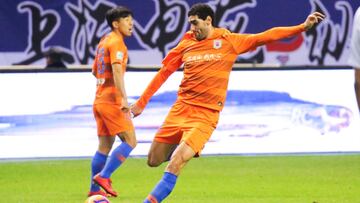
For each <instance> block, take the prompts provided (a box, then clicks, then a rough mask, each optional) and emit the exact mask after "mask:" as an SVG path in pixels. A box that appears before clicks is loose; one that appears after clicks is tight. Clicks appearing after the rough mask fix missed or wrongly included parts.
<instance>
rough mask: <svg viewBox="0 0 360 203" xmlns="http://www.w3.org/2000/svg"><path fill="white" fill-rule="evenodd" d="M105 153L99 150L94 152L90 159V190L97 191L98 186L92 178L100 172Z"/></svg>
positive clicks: (105, 156)
mask: <svg viewBox="0 0 360 203" xmlns="http://www.w3.org/2000/svg"><path fill="white" fill-rule="evenodd" d="M106 159H107V155H106V154H101V153H100V152H98V151H97V152H96V153H95V155H94V157H93V159H92V161H91V185H90V191H93V192H95V191H99V190H100V187H99V186H98V185H97V184H94V183H93V181H92V178H93V177H94V176H95V175H96V174H98V173H100V171H101V170H102V169H103V168H104V165H105V163H106Z"/></svg>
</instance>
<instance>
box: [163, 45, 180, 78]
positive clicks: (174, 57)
mask: <svg viewBox="0 0 360 203" xmlns="http://www.w3.org/2000/svg"><path fill="white" fill-rule="evenodd" d="M183 49H184V40H182V41H180V42H179V44H178V45H177V46H176V47H174V48H173V49H171V50H170V51H169V53H168V54H167V55H166V56H165V58H164V60H163V61H162V64H163V66H164V67H165V68H166V69H168V70H169V71H172V72H175V71H176V70H177V69H179V67H180V66H181V65H182V63H183V61H182V57H183Z"/></svg>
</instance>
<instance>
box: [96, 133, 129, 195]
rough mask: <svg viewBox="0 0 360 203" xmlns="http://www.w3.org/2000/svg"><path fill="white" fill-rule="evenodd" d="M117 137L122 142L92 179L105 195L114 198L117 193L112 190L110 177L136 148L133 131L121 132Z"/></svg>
mask: <svg viewBox="0 0 360 203" xmlns="http://www.w3.org/2000/svg"><path fill="white" fill-rule="evenodd" d="M118 136H119V138H120V139H121V140H122V141H123V142H122V143H121V144H120V145H119V146H117V147H116V148H115V149H114V150H113V152H112V153H111V155H110V159H109V160H108V161H107V162H106V164H105V166H104V168H103V169H102V170H101V172H100V173H98V174H97V175H95V177H94V181H95V182H96V183H97V184H99V185H100V186H101V187H102V188H103V189H104V190H105V191H106V192H107V193H109V194H111V195H112V196H115V197H116V196H117V192H116V191H115V190H113V189H112V186H111V180H110V176H111V175H112V173H113V172H114V171H115V170H116V169H117V168H119V167H120V165H121V164H122V163H123V162H124V161H125V160H126V158H127V157H128V156H129V154H130V152H131V151H132V150H133V149H134V148H135V146H136V136H135V131H127V132H122V133H120V134H119V135H118Z"/></svg>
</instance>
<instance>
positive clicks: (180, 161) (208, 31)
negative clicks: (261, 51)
mask: <svg viewBox="0 0 360 203" xmlns="http://www.w3.org/2000/svg"><path fill="white" fill-rule="evenodd" d="M324 17H325V16H324V15H323V14H321V13H318V12H315V13H313V14H311V15H309V16H308V17H307V19H306V21H305V22H304V23H302V24H299V25H297V26H293V27H276V28H272V29H270V30H267V31H265V32H262V33H259V34H238V33H231V32H229V31H228V30H226V29H222V28H215V27H214V11H213V10H212V9H211V8H210V7H209V6H208V5H206V4H203V3H200V4H195V5H193V6H192V7H191V9H190V10H189V12H188V21H189V23H190V25H191V26H190V31H189V32H187V33H186V34H185V36H184V37H183V39H182V40H181V41H180V42H179V44H178V45H177V46H176V47H175V48H173V49H172V50H171V51H170V52H169V53H168V54H167V56H166V57H165V58H164V60H163V62H162V64H163V66H162V68H161V69H160V70H159V72H158V73H157V74H156V76H155V77H154V78H153V79H152V81H151V82H150V84H149V85H148V87H147V88H146V90H145V91H144V93H143V94H142V95H141V97H140V98H139V99H138V100H137V102H136V103H135V104H134V105H133V106H132V107H131V111H132V112H133V114H134V116H137V115H139V114H141V112H142V111H143V110H144V108H145V106H146V104H147V103H148V102H149V100H150V98H151V97H152V95H153V94H154V93H155V92H156V91H157V90H158V89H159V87H160V86H161V85H162V84H163V83H164V82H165V81H166V80H167V78H168V77H169V76H170V75H171V74H172V73H173V72H174V71H176V70H177V69H178V68H179V67H180V66H181V65H182V64H184V77H183V79H182V82H181V84H180V88H179V91H178V97H177V100H176V102H175V104H174V105H173V106H172V108H171V110H170V112H169V114H168V115H167V117H166V119H165V121H164V123H163V124H162V126H161V127H160V128H159V130H158V131H157V133H156V135H155V138H154V140H153V143H152V145H151V147H150V151H149V154H148V165H149V166H151V167H156V166H159V165H160V164H161V163H163V162H165V161H169V163H168V165H167V167H166V168H165V172H164V175H163V177H162V179H161V180H160V181H159V182H158V184H157V185H156V186H155V188H154V189H153V191H152V192H151V193H150V194H149V195H148V197H147V198H146V199H145V200H144V203H150V202H151V203H157V202H161V201H163V200H164V199H165V198H166V197H167V196H168V195H169V194H170V193H171V191H172V190H173V188H174V186H175V184H176V180H177V178H178V175H179V174H180V171H181V169H182V168H183V167H184V166H185V164H186V163H187V162H188V161H189V160H191V159H192V157H194V156H198V155H199V154H200V152H201V150H202V149H203V147H204V146H205V143H206V142H207V141H208V140H209V138H210V136H211V134H212V132H213V131H214V129H215V128H216V125H217V123H218V119H219V112H220V111H221V110H222V108H223V106H224V102H225V97H226V92H227V85H228V80H229V75H230V72H231V69H232V66H233V64H234V62H235V60H236V57H237V55H238V54H241V53H244V52H247V51H249V50H253V49H255V48H256V47H257V46H260V45H263V44H266V43H269V42H272V41H275V40H279V39H283V38H286V37H291V36H293V35H296V34H298V33H301V32H303V31H305V30H308V29H310V28H311V27H312V26H313V25H314V24H315V23H318V22H319V21H321V20H323V18H324Z"/></svg>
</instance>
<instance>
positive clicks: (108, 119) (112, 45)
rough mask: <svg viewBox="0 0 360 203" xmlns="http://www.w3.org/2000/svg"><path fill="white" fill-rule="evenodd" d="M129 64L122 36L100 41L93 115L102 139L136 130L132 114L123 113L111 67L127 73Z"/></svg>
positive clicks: (108, 36) (96, 59)
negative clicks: (115, 64)
mask: <svg viewBox="0 0 360 203" xmlns="http://www.w3.org/2000/svg"><path fill="white" fill-rule="evenodd" d="M127 60H128V54H127V48H126V46H125V44H124V41H123V38H122V37H121V36H119V35H117V34H115V33H114V32H111V33H110V34H108V35H106V36H105V37H103V38H102V39H101V40H100V42H99V45H98V48H97V51H96V56H95V61H94V65H93V74H94V75H95V77H96V79H97V84H96V85H97V89H96V97H95V101H94V108H93V111H94V116H95V120H96V123H97V129H98V135H99V136H106V135H116V134H118V133H120V132H124V131H131V130H134V126H133V123H132V120H131V117H130V113H124V112H122V111H121V101H122V97H121V95H120V92H119V90H118V89H117V88H116V86H115V84H114V78H113V77H114V75H113V70H112V65H113V64H114V63H118V64H120V65H121V68H122V70H121V71H123V72H125V71H126V64H127Z"/></svg>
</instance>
